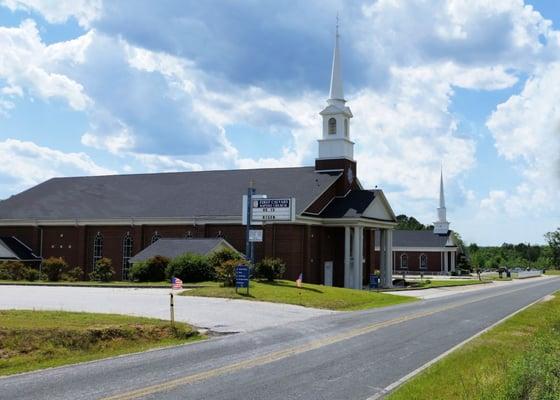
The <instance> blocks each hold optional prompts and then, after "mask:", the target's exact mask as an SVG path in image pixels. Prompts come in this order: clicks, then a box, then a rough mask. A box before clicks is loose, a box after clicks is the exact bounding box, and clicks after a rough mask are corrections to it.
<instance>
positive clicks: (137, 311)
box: [0, 286, 333, 332]
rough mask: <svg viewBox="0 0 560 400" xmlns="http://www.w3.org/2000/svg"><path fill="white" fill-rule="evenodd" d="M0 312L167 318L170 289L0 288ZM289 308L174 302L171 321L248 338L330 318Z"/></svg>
mask: <svg viewBox="0 0 560 400" xmlns="http://www.w3.org/2000/svg"><path fill="white" fill-rule="evenodd" d="M0 309H36V310H64V311H89V312H100V313H115V314H128V315H138V316H145V317H154V318H162V319H168V318H169V289H121V288H88V287H86V288H82V287H45V286H0ZM331 313H333V311H326V310H317V309H313V308H305V307H300V306H294V305H287V304H274V303H265V302H254V301H245V300H229V299H215V298H206V297H183V296H175V319H176V320H177V321H183V322H188V323H190V324H192V325H195V326H197V327H201V328H209V329H211V330H213V331H217V332H248V331H253V330H257V329H261V328H266V327H272V326H280V325H286V324H289V323H291V322H295V321H302V320H305V319H308V318H311V317H315V316H319V315H326V314H331Z"/></svg>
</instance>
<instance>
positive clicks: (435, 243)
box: [375, 230, 455, 248]
mask: <svg viewBox="0 0 560 400" xmlns="http://www.w3.org/2000/svg"><path fill="white" fill-rule="evenodd" d="M451 232H452V231H449V232H448V233H447V235H437V234H435V233H434V232H433V231H432V230H429V231H401V230H394V231H393V247H437V248H442V247H455V244H454V243H453V239H452V235H451ZM375 245H376V246H379V235H375Z"/></svg>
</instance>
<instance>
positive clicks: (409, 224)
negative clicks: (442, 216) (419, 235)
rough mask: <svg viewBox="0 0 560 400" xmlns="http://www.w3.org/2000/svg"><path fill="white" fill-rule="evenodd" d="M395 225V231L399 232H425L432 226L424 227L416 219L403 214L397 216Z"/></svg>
mask: <svg viewBox="0 0 560 400" xmlns="http://www.w3.org/2000/svg"><path fill="white" fill-rule="evenodd" d="M397 224H398V225H397V227H396V229H397V230H401V231H403V230H404V231H426V230H429V229H431V228H432V226H426V225H424V224H422V223H421V222H419V221H418V220H417V219H416V218H414V217H408V216H406V215H404V214H401V215H397Z"/></svg>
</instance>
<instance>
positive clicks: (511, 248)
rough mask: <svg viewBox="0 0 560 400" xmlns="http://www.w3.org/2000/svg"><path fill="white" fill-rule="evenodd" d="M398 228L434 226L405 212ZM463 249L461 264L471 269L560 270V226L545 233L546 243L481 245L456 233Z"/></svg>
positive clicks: (426, 228)
mask: <svg viewBox="0 0 560 400" xmlns="http://www.w3.org/2000/svg"><path fill="white" fill-rule="evenodd" d="M396 229H398V230H413V231H424V230H432V229H433V226H432V225H424V224H422V223H421V222H419V221H418V220H417V219H416V218H414V217H412V216H410V217H408V216H406V215H404V214H401V215H398V216H397V227H396ZM453 234H454V236H455V239H456V241H457V244H458V245H459V247H460V248H461V251H462V256H463V257H462V258H461V257H460V261H462V262H461V264H462V265H461V267H462V268H469V269H473V270H474V269H478V268H481V269H495V268H500V267H508V268H538V269H543V268H544V269H560V228H558V229H556V230H555V231H552V232H547V233H546V234H545V235H544V238H545V241H546V244H545V245H537V244H530V243H518V244H513V243H503V244H502V245H501V246H479V245H477V244H476V243H471V244H469V245H466V244H464V243H463V241H462V239H461V236H460V234H459V233H457V232H453Z"/></svg>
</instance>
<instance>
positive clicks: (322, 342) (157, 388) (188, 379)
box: [101, 282, 548, 400]
mask: <svg viewBox="0 0 560 400" xmlns="http://www.w3.org/2000/svg"><path fill="white" fill-rule="evenodd" d="M546 283H548V282H543V283H540V284H537V285H534V286H532V287H535V286H541V285H544V284H546ZM523 289H526V288H525V287H524V288H518V289H514V290H510V291H507V292H503V293H499V294H494V295H490V296H485V297H480V298H477V299H475V300H469V301H464V302H461V303H457V304H453V305H449V306H445V307H439V308H436V309H433V310H431V311H424V312H419V313H416V314H411V315H406V316H403V317H398V318H393V319H390V320H387V321H383V322H378V323H375V324H371V325H367V326H365V327H362V328H357V329H353V330H350V331H348V332H344V333H341V334H338V335H335V336H332V337H328V338H324V339H318V340H314V341H312V342H310V343H306V344H304V345H301V346H298V347H293V348H289V349H285V350H279V351H276V352H273V353H269V354H266V355H263V356H259V357H256V358H252V359H249V360H244V361H239V362H236V363H233V364H229V365H225V366H223V367H219V368H215V369H212V370H209V371H204V372H199V373H197V374H193V375H188V376H185V377H182V378H177V379H172V380H169V381H166V382H163V383H159V384H156V385H152V386H147V387H145V388H141V389H136V390H132V391H129V392H125V393H121V394H117V395H114V396H110V397H105V398H103V399H101V400H131V399H137V398H140V397H143V396H148V395H151V394H154V393H159V392H164V391H169V390H171V389H174V388H176V387H178V386H183V385H188V384H193V383H196V382H200V381H204V380H206V379H209V378H214V377H217V376H220V375H224V374H227V373H231V372H236V371H240V370H243V369H249V368H254V367H257V366H261V365H266V364H270V363H272V362H274V361H279V360H282V359H284V358H288V357H291V356H294V355H297V354H301V353H305V352H308V351H311V350H315V349H318V348H321V347H324V346H328V345H331V344H335V343H338V342H341V341H344V340H348V339H352V338H354V337H357V336H361V335H364V334H366V333H371V332H374V331H376V330H378V329H381V328H385V327H388V326H392V325H396V324H400V323H403V322H406V321H411V320H414V319H418V318H422V317H427V316H429V315H433V314H436V313H439V312H443V311H448V310H451V309H453V308H458V307H462V306H464V305H467V304H471V303H476V302H479V301H483V300H487V299H490V298H493V297H497V296H501V295H505V294H511V293H514V292H518V291H520V290H523Z"/></svg>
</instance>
